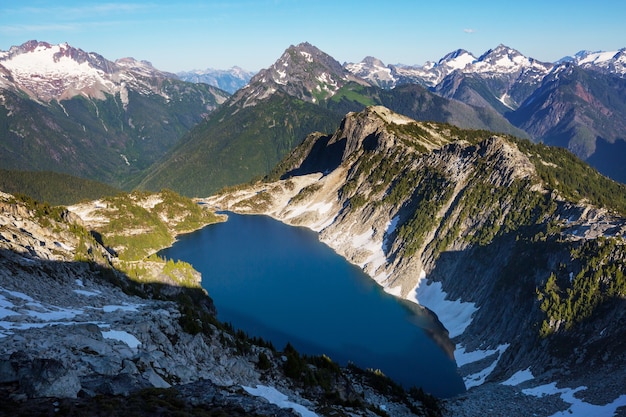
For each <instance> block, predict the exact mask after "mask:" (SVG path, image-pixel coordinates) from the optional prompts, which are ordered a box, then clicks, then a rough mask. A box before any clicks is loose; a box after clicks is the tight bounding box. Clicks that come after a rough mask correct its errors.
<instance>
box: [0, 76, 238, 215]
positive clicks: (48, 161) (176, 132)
mask: <svg viewBox="0 0 626 417" xmlns="http://www.w3.org/2000/svg"><path fill="white" fill-rule="evenodd" d="M159 88H161V90H162V91H164V92H165V93H166V94H167V95H168V96H169V97H170V99H169V100H168V99H166V98H165V97H163V96H161V95H158V94H139V93H136V92H133V91H129V102H128V105H124V103H123V102H122V100H121V97H120V95H119V94H118V95H116V96H111V95H108V96H106V97H105V99H103V100H95V99H90V98H86V97H82V96H77V97H74V98H72V99H70V100H61V101H60V102H57V101H52V102H51V103H50V104H49V105H41V104H38V103H37V102H35V101H33V100H32V99H30V98H28V97H25V96H23V95H20V94H15V93H12V92H10V91H8V90H7V91H5V92H4V93H3V95H4V97H5V102H6V103H5V106H6V108H11V109H13V115H12V116H8V113H7V111H6V108H5V106H3V107H2V110H0V137H2V138H3V141H2V145H1V146H0V148H1V151H0V167H2V168H5V169H15V170H18V169H19V170H33V171H54V172H61V173H66V174H71V175H74V176H78V177H82V178H89V179H93V180H98V181H102V182H105V183H107V184H110V185H114V186H116V187H124V186H127V185H128V183H129V181H130V180H131V178H133V177H135V176H137V175H138V174H140V173H141V172H143V171H144V170H145V169H146V168H147V167H148V166H150V165H151V164H152V163H154V162H155V161H157V160H158V159H159V158H161V157H162V156H163V155H164V154H165V153H166V152H167V150H169V149H170V148H171V147H172V146H173V145H174V144H175V143H176V142H177V141H178V139H179V138H180V137H181V136H182V135H183V134H184V133H186V132H187V131H188V130H189V129H191V128H192V127H193V126H194V125H195V124H196V123H198V122H200V121H201V120H202V119H203V117H204V116H205V115H206V113H207V106H211V105H213V106H217V105H218V104H217V99H216V96H219V95H225V94H226V93H224V92H221V91H219V90H217V89H214V88H213V87H210V86H207V85H205V84H191V83H183V82H181V81H178V80H163V82H162V83H161V84H160V86H159ZM16 116H17V117H16ZM126 188H131V187H130V186H128V187H126ZM21 192H28V191H27V190H21ZM33 197H35V198H40V199H42V200H46V201H50V202H52V203H53V204H57V201H51V200H50V199H49V198H48V196H46V195H33ZM61 203H66V202H65V201H61Z"/></svg>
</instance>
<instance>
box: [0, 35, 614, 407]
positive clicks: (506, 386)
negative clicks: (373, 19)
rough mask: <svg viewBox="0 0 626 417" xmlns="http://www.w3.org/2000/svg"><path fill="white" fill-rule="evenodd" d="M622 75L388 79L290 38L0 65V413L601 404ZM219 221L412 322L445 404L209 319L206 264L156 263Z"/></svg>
mask: <svg viewBox="0 0 626 417" xmlns="http://www.w3.org/2000/svg"><path fill="white" fill-rule="evenodd" d="M624 68H625V67H624V50H623V49H622V50H620V51H615V52H612V53H592V52H580V53H579V54H576V55H575V56H573V57H568V58H564V59H563V60H561V61H558V62H554V63H542V62H539V61H537V60H535V59H533V58H529V57H525V56H523V55H522V54H521V53H519V52H518V51H516V50H513V49H511V48H509V47H506V46H504V45H499V46H497V47H496V48H494V49H492V50H489V51H487V52H485V53H484V54H483V55H481V56H479V57H476V56H474V55H472V54H471V53H469V52H467V51H464V50H457V51H455V52H452V53H450V54H448V55H446V56H445V57H444V58H442V59H441V60H440V61H438V62H430V63H427V64H425V65H423V66H416V67H410V66H394V65H389V66H385V65H384V64H383V63H382V62H381V61H380V60H377V59H375V58H372V57H367V58H366V59H364V60H363V61H362V62H361V63H358V64H350V63H344V64H340V63H339V62H338V61H336V60H335V59H334V58H333V57H331V56H330V55H328V54H326V53H324V52H323V51H321V50H319V49H318V48H316V47H315V46H313V45H311V44H309V43H307V42H304V43H301V44H298V45H295V46H294V45H292V46H290V47H289V48H287V49H286V50H285V52H284V53H283V55H281V56H280V57H279V59H278V60H277V61H276V62H275V63H274V64H273V65H272V66H270V67H268V68H267V69H263V70H261V71H259V72H258V73H256V74H255V75H253V74H251V73H245V72H243V71H239V70H238V69H236V68H233V69H232V71H231V72H230V73H228V74H225V73H219V72H211V71H208V70H207V72H206V73H204V74H202V73H201V72H197V73H195V75H194V73H186V74H182V73H181V74H179V75H175V74H170V73H166V72H163V71H159V70H158V69H156V68H154V67H153V66H152V65H151V64H150V63H148V62H146V61H138V60H135V59H133V58H122V59H118V60H116V61H109V60H107V59H105V58H104V57H102V56H100V55H98V54H96V53H93V52H90V53H87V52H85V51H82V50H80V49H78V48H75V47H73V46H70V45H69V44H67V43H65V44H59V45H52V44H48V43H46V42H38V41H29V42H26V43H24V44H23V45H21V46H16V47H13V48H11V49H10V50H9V51H0V147H1V149H2V152H1V153H0V175H1V176H2V178H0V185H1V188H2V190H1V191H3V193H2V194H1V195H0V263H1V265H2V268H0V319H1V320H2V321H1V322H0V384H1V385H2V390H0V391H1V392H0V396H1V397H2V398H3V399H6V403H5V404H3V405H1V406H0V414H1V413H2V412H10V410H11V409H13V408H17V409H23V410H24V413H25V414H24V415H28V414H32V413H35V414H37V413H39V414H43V413H44V410H49V409H50V407H52V409H54V407H57V408H59V406H58V405H56V406H55V405H54V404H55V402H54V401H55V400H47V399H46V398H47V397H50V398H54V399H59V401H61V402H59V403H58V404H61V403H62V404H63V405H62V406H61V408H63V411H67V412H68V413H69V415H75V414H71V412H75V411H76V410H77V409H80V407H88V408H89V407H95V408H96V409H97V408H98V407H100V405H99V404H98V401H101V399H103V401H105V402H107V403H110V404H117V403H119V402H124V401H126V400H127V399H128V400H132V401H134V402H133V404H136V403H137V402H138V403H139V404H141V403H142V402H143V403H150V404H154V403H157V404H159V405H157V406H156V407H164V408H163V410H165V409H167V410H168V411H169V412H171V413H173V412H175V411H180V412H185V413H187V412H196V411H199V410H200V409H205V408H206V407H208V408H209V409H210V412H211V413H213V412H215V413H219V412H225V413H227V414H231V415H248V414H251V415H301V416H302V415H307V416H309V415H351V416H352V415H354V416H356V415H363V416H373V415H394V416H409V415H428V416H431V415H432V416H437V415H445V416H448V415H449V416H453V415H454V416H456V415H467V416H475V415H487V414H489V413H496V414H499V415H522V414H525V413H527V412H528V410H532V411H533V414H535V415H541V416H553V415H569V414H573V415H623V414H624V410H625V409H626V391H625V390H624V381H625V380H626V375H625V373H624V372H625V371H624V370H625V369H626V367H625V366H624V365H625V364H626V345H625V342H624V340H623V337H622V336H623V334H624V330H625V329H624V312H625V311H626V310H625V309H624V307H625V304H624V303H625V300H626V278H625V275H624V269H625V267H626V265H625V263H626V255H625V252H624V241H623V235H624V233H625V232H626V217H625V216H626V186H625V185H624V184H623V182H624V178H622V176H621V175H622V171H623V169H622V167H623V161H624V159H623V155H622V153H621V152H618V151H619V150H620V149H622V148H623V143H622V142H623V141H625V140H626V138H625V137H624V136H623V132H624V126H623V124H624V120H626V114H625V113H624V109H626V106H625V105H624V98H625V97H626V94H624V87H625V84H624V83H625V78H624V77H625V74H626V73H625V72H624ZM201 76H202V77H207V78H201ZM217 76H219V77H224V78H223V80H224V81H223V82H224V83H225V84H222V85H223V86H224V87H225V88H226V87H228V88H229V91H224V90H221V89H220V88H218V87H215V86H214V85H208V84H205V82H211V83H218V81H217V79H216V78H215V77H217ZM183 77H184V78H185V79H187V80H190V81H194V82H190V81H185V80H183ZM211 77H213V78H211ZM242 80H245V81H242ZM240 83H243V84H240ZM218 85H219V84H218ZM240 85H243V86H242V87H241V88H238V86H240ZM236 86H237V87H236ZM585 161H587V162H588V163H592V164H593V166H594V167H595V168H597V170H596V169H594V168H593V167H591V166H589V165H588V164H587V163H586V162H585ZM603 174H605V175H608V176H610V177H611V178H612V179H610V178H609V177H607V176H605V175H603ZM77 177H80V178H77ZM615 180H617V181H622V183H620V182H616V181H615ZM122 190H124V191H122ZM4 192H10V194H5V193H4ZM191 197H193V198H194V199H193V200H192V199H191ZM37 200H40V201H37ZM60 204H63V206H61V205H60ZM221 211H228V212H231V213H235V214H231V216H232V217H233V218H241V217H240V216H243V215H245V216H249V215H264V216H270V217H272V218H274V219H276V220H278V221H279V222H281V223H285V224H286V225H290V226H297V227H304V228H307V229H310V231H312V233H315V235H316V237H317V239H319V241H320V242H322V243H323V244H325V245H327V246H328V248H330V249H332V250H333V251H334V252H335V253H336V254H338V255H340V256H341V257H343V258H344V259H345V260H346V261H348V262H349V263H351V264H352V265H351V266H350V267H353V268H357V269H359V270H361V271H362V272H363V273H364V274H366V276H367V278H366V279H368V280H369V281H368V283H369V285H371V286H375V289H376V290H377V291H379V292H380V291H384V292H386V293H387V294H381V295H383V296H393V297H395V298H396V299H398V300H399V302H400V303H402V304H403V305H405V306H407V305H408V306H410V307H408V309H409V310H413V309H415V310H416V311H420V310H423V308H427V309H429V310H430V311H431V312H432V315H430V316H429V317H431V320H432V318H433V317H435V316H436V320H437V321H438V322H437V323H436V324H438V325H440V326H443V333H436V332H433V334H435V333H436V334H437V335H438V336H436V337H435V340H436V342H437V343H438V344H439V345H440V346H442V347H443V348H444V350H445V352H446V353H447V354H449V355H450V357H453V358H454V360H455V361H456V365H457V366H458V369H457V370H455V371H454V372H458V374H459V375H460V378H462V381H463V385H464V386H465V388H466V389H467V391H466V392H464V393H462V394H460V395H457V396H455V397H453V398H449V399H446V400H445V401H440V400H438V399H436V398H435V397H433V396H432V395H430V394H431V393H430V392H429V391H428V390H426V391H425V390H424V389H422V388H419V387H413V388H411V387H408V386H400V385H399V384H398V381H394V380H392V379H390V378H389V377H388V376H387V375H386V374H385V373H384V372H382V371H380V370H376V369H367V367H368V365H366V366H365V368H366V369H362V368H360V367H359V366H356V365H354V364H353V363H351V362H350V359H349V358H347V357H345V358H343V357H342V358H341V362H342V363H341V364H339V363H337V362H335V361H334V359H335V358H334V357H328V356H326V355H325V354H324V352H318V353H307V352H309V351H307V352H299V351H298V349H295V348H294V346H292V345H291V344H289V343H288V344H287V345H286V346H284V347H283V346H278V348H279V349H277V347H276V346H274V345H273V344H272V342H271V341H267V340H263V339H262V338H260V339H259V338H258V337H257V336H256V335H253V334H250V335H249V334H246V332H245V331H243V330H241V329H238V328H235V327H233V325H232V323H226V322H221V321H220V320H218V318H220V316H219V314H218V313H219V312H218V311H216V304H219V302H217V301H216V302H215V304H214V301H213V300H212V298H211V297H212V296H213V294H212V291H211V290H209V291H208V293H207V288H208V287H207V286H204V288H203V285H201V284H202V283H204V281H205V280H208V277H207V276H206V275H208V274H211V273H212V272H213V271H212V270H211V267H210V266H209V268H208V269H207V270H205V271H202V273H200V272H199V271H198V270H196V268H195V267H194V265H192V264H191V263H189V262H185V261H181V260H178V259H169V260H168V259H165V258H163V257H161V255H160V252H159V251H161V250H163V249H165V248H169V247H171V246H172V245H175V244H176V243H175V242H176V241H177V240H183V239H184V238H186V236H182V235H184V234H187V233H191V232H194V235H195V233H198V232H196V231H198V230H199V229H201V228H203V227H204V226H206V225H208V224H213V223H216V222H222V221H225V220H226V219H225V217H224V216H221V215H217V214H216V212H221ZM218 226H219V225H218ZM216 227H217V226H216ZM250 228H252V226H250ZM244 229H245V228H244ZM260 233H261V234H262V232H260ZM181 236H182V237H181ZM190 236H191V235H190ZM239 239H245V238H239ZM194 246H200V245H194ZM236 248H237V247H236ZM232 250H236V249H232ZM268 252H269V248H268ZM283 252H287V250H286V249H285V250H284V251H283ZM225 256H227V255H223V256H222V257H225ZM294 256H295V255H294ZM239 263H240V264H241V265H244V266H245V265H247V263H246V259H242V260H241V261H239ZM290 274H293V273H290ZM221 275H223V276H220V277H219V278H220V279H225V280H226V281H228V280H229V279H231V277H230V273H229V272H223V273H221ZM308 281H316V278H314V277H313V278H309V279H308ZM308 283H309V282H307V284H308ZM313 283H315V282H313ZM244 285H245V283H244ZM275 292H277V291H275ZM240 295H241V296H242V297H243V292H241V294H240ZM334 295H336V294H334ZM320 297H321V296H320ZM236 302H237V301H235V303H236ZM275 303H278V301H276V302H275ZM337 304H340V303H339V302H337ZM257 308H258V309H260V308H262V305H261V307H257ZM335 314H336V315H337V314H340V313H335ZM379 318H380V317H376V316H374V317H372V318H370V322H371V328H370V329H368V330H370V331H371V332H373V333H375V332H377V331H382V329H383V328H384V327H385V324H384V323H378V322H376V319H379ZM329 320H331V319H327V320H326V321H329ZM393 321H394V323H396V322H397V320H396V319H393ZM374 323H378V324H374ZM396 324H397V323H396ZM344 326H347V325H344ZM328 327H329V329H330V327H331V326H328ZM320 328H321V329H322V331H323V330H324V324H323V323H322V324H321V325H320ZM278 332H279V333H280V332H282V329H278ZM403 333H404V332H403ZM320 337H322V336H320ZM50 341H55V343H52V342H50ZM56 341H58V343H56ZM380 349H382V348H380ZM413 349H414V350H421V348H413ZM305 350H306V349H305ZM433 378H434V377H433ZM444 385H445V384H444ZM443 391H445V390H443V389H442V392H443ZM458 391H463V390H462V389H461V390H458ZM458 391H455V392H458ZM440 395H444V396H446V395H447V394H445V393H444V394H440ZM163 398H168V401H166V402H167V405H165V404H164V402H163V401H160V400H159V399H163ZM31 406H33V407H36V408H37V410H34V409H29V407H31ZM3 407H4V408H3ZM150 410H151V409H142V408H141V407H139V408H138V409H136V411H137V413H138V414H141V413H147V414H150Z"/></svg>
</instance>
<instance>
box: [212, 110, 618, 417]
mask: <svg viewBox="0 0 626 417" xmlns="http://www.w3.org/2000/svg"><path fill="white" fill-rule="evenodd" d="M205 202H206V203H207V204H209V205H210V206H211V207H216V208H218V209H221V210H230V211H235V212H239V213H262V214H266V215H270V216H272V217H275V218H277V219H279V220H281V221H283V222H286V223H288V224H292V225H297V226H305V227H308V228H310V229H312V230H314V231H316V232H318V234H319V238H320V240H321V241H323V242H325V243H326V244H328V245H329V246H330V247H332V248H333V249H334V250H335V251H336V252H337V253H339V254H341V255H342V256H344V257H345V258H346V259H347V260H349V261H350V262H352V263H354V264H355V265H358V266H359V267H360V268H362V269H363V271H364V272H366V273H367V274H368V275H369V276H370V277H371V278H372V279H374V280H375V281H376V282H377V283H378V284H380V285H381V286H382V287H383V288H384V289H385V291H387V292H388V293H390V294H393V295H395V296H397V297H401V298H405V299H407V300H409V301H412V302H415V303H419V304H421V305H423V306H425V307H427V308H429V309H431V310H432V311H433V312H434V313H435V314H436V315H437V316H438V318H439V320H440V321H441V323H442V324H443V325H444V326H445V327H446V329H447V330H448V333H449V337H450V339H451V340H452V342H454V343H455V344H456V351H455V353H454V356H455V358H456V361H457V365H458V366H459V372H460V373H461V375H462V376H463V377H464V381H465V384H466V387H467V388H468V389H469V391H468V392H467V393H465V394H463V395H462V396H461V397H460V398H459V399H453V400H451V401H448V402H446V403H445V404H444V409H445V410H447V415H484V414H485V413H487V414H493V415H525V414H528V411H529V410H533V411H537V410H545V412H544V414H546V415H553V414H555V413H559V412H561V413H563V414H568V413H574V415H576V414H577V413H578V411H579V410H581V409H583V410H588V409H593V410H595V411H594V412H592V413H600V414H605V415H612V414H613V412H615V410H616V409H617V408H618V407H623V406H625V405H626V389H625V388H624V385H623V381H624V378H625V375H624V369H626V368H625V367H624V365H625V364H626V354H625V352H626V349H625V346H624V340H623V337H622V336H623V333H624V331H625V330H626V329H625V328H624V323H625V322H624V312H625V311H626V310H625V309H624V307H625V300H626V279H625V278H624V274H623V271H624V269H625V268H626V255H625V253H624V251H623V239H622V237H621V236H622V235H623V233H624V232H626V218H625V217H624V216H625V215H626V186H624V185H622V184H619V183H616V182H614V181H611V180H609V179H608V178H606V177H604V176H602V175H600V174H599V173H598V172H597V171H595V170H593V169H592V168H590V167H589V166H588V165H586V164H585V163H584V162H582V161H581V160H579V159H578V158H576V157H575V156H574V155H573V154H571V153H570V152H568V151H566V150H564V149H561V148H555V147H549V146H545V145H537V144H533V143H531V142H530V141H527V140H520V139H515V138H513V137H509V136H503V135H493V134H491V133H489V132H481V131H471V130H462V129H458V128H454V127H451V126H450V125H445V124H439V123H434V122H416V121H414V120H411V119H409V118H407V117H406V116H402V115H399V114H397V113H394V112H392V111H390V110H389V109H386V108H384V107H369V108H367V109H366V110H364V111H363V112H359V113H351V114H348V115H347V116H346V117H345V119H344V120H343V121H342V122H341V124H340V125H339V127H338V128H337V130H336V131H335V133H333V134H329V135H323V134H319V133H315V134H311V135H310V136H309V137H308V138H307V139H306V140H305V141H304V142H303V143H302V145H301V146H299V147H298V148H296V149H295V150H294V151H293V152H292V153H291V154H290V155H289V156H288V157H287V158H285V159H284V160H283V161H282V162H281V164H279V165H278V166H277V168H276V169H275V170H274V171H273V173H272V174H271V175H270V176H269V177H268V178H267V179H266V181H263V182H259V183H257V184H253V185H250V186H248V187H240V188H238V189H237V190H235V191H231V192H229V191H225V192H223V193H221V194H218V195H215V196H213V197H211V198H208V199H206V200H205ZM372 331H376V329H375V328H373V329H372ZM576 392H577V393H578V394H577V395H576V396H575V397H574V396H573V395H572V394H573V393H576ZM555 400H556V402H555ZM594 407H596V408H594ZM487 410H489V411H487ZM583 414H584V413H583ZM581 415H582V414H581Z"/></svg>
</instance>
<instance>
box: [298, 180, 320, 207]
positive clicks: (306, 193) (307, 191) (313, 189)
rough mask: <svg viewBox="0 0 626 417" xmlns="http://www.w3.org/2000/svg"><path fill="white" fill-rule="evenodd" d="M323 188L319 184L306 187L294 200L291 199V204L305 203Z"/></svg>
mask: <svg viewBox="0 0 626 417" xmlns="http://www.w3.org/2000/svg"><path fill="white" fill-rule="evenodd" d="M321 188H322V186H321V185H320V184H317V183H313V184H310V185H307V186H306V187H304V188H303V189H301V190H300V192H299V193H298V194H296V195H295V196H293V198H292V199H291V203H299V202H301V201H304V200H306V199H307V198H309V197H310V196H312V195H313V194H315V192H317V191H319V190H320V189H321Z"/></svg>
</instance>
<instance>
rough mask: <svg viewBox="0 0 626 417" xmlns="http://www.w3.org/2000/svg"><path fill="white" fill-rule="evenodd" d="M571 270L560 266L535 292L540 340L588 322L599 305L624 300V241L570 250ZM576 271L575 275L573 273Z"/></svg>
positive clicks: (588, 244) (589, 242)
mask: <svg viewBox="0 0 626 417" xmlns="http://www.w3.org/2000/svg"><path fill="white" fill-rule="evenodd" d="M571 257H572V264H573V265H575V266H576V268H577V269H574V268H573V267H567V266H566V265H563V264H562V265H561V266H560V268H559V270H558V271H556V272H552V273H551V274H550V276H549V278H548V279H547V280H546V283H545V284H544V286H543V287H542V288H540V289H537V298H538V300H539V301H540V302H541V306H540V308H541V311H543V313H544V314H545V316H546V318H545V319H544V320H543V322H542V323H541V329H540V336H542V337H546V336H548V335H550V334H552V333H553V332H555V331H559V330H560V329H561V328H563V329H565V330H570V329H572V328H573V327H574V325H576V324H577V323H580V322H582V321H583V320H585V319H588V318H590V317H591V316H592V315H593V314H594V312H595V311H596V310H597V309H598V307H599V306H600V305H602V304H603V303H605V302H607V301H609V300H610V299H613V298H618V297H619V298H622V299H623V298H624V297H626V276H625V274H624V273H625V271H626V256H625V253H624V241H623V240H622V239H615V238H598V239H593V240H585V241H583V242H582V243H580V244H579V245H577V246H575V247H573V248H572V249H571ZM576 270H578V273H575V272H576Z"/></svg>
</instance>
